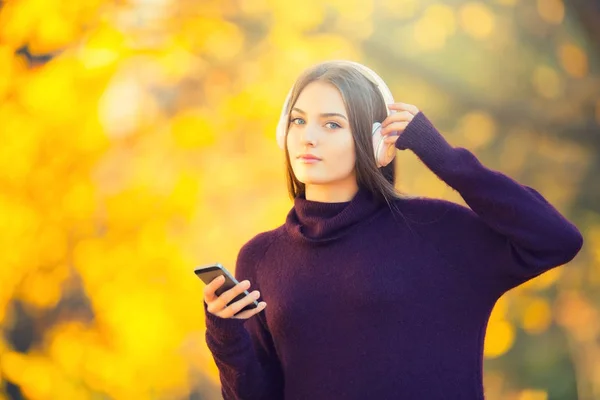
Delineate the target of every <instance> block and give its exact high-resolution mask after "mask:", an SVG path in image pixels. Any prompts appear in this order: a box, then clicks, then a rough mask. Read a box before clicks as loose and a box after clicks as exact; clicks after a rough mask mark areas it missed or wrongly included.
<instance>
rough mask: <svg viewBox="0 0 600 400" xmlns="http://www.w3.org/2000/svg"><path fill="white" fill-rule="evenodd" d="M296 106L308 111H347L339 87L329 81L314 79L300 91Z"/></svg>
mask: <svg viewBox="0 0 600 400" xmlns="http://www.w3.org/2000/svg"><path fill="white" fill-rule="evenodd" d="M294 107H297V108H300V109H302V110H303V111H306V112H337V113H340V114H345V113H346V106H345V104H344V99H343V98H342V94H341V93H340V91H339V90H338V88H337V87H335V86H334V85H332V84H331V83H328V82H323V81H314V82H311V83H309V84H308V85H306V87H304V89H302V91H301V92H300V95H299V96H298V99H297V100H296V103H295V105H294Z"/></svg>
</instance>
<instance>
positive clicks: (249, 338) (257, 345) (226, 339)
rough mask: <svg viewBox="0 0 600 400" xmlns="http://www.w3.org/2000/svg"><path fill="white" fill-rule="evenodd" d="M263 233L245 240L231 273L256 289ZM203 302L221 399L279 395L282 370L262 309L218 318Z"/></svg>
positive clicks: (207, 336) (279, 397)
mask: <svg viewBox="0 0 600 400" xmlns="http://www.w3.org/2000/svg"><path fill="white" fill-rule="evenodd" d="M263 237H264V234H260V235H258V236H257V237H255V238H254V239H252V240H250V241H249V242H248V243H246V244H245V245H244V246H243V247H242V248H241V250H240V252H239V254H238V258H237V262H236V269H235V274H234V275H235V277H236V279H237V280H238V281H240V282H241V281H242V280H245V279H248V280H250V283H251V285H252V286H251V287H250V290H257V289H258V290H260V288H259V287H258V282H257V281H256V279H255V278H256V273H255V272H256V267H257V264H258V262H259V260H260V258H261V257H262V254H264V251H265V245H264V241H263V240H261V239H263ZM261 293H262V292H261ZM203 303H204V311H205V314H206V343H207V346H208V348H209V350H210V351H211V353H212V356H213V359H214V360H215V363H216V365H217V368H218V369H219V377H220V380H221V393H222V395H223V398H224V400H237V399H268V400H271V399H274V400H276V399H281V398H283V374H282V371H281V366H280V363H279V358H278V357H277V354H276V350H275V346H274V344H273V340H272V337H271V335H270V333H269V330H268V327H267V324H266V320H265V311H266V309H265V310H263V311H261V312H259V313H258V314H255V315H253V316H252V317H250V318H249V319H246V320H242V319H235V318H220V317H218V316H216V315H214V314H211V313H209V312H208V310H207V304H206V302H204V301H203ZM267 308H268V305H267Z"/></svg>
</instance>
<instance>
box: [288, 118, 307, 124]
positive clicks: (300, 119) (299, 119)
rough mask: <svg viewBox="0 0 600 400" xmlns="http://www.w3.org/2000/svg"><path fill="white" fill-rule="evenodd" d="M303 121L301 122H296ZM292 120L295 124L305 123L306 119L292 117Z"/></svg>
mask: <svg viewBox="0 0 600 400" xmlns="http://www.w3.org/2000/svg"><path fill="white" fill-rule="evenodd" d="M296 121H301V122H296ZM290 122H291V123H292V124H294V125H300V124H304V120H303V119H302V118H290Z"/></svg>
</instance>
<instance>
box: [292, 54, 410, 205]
mask: <svg viewBox="0 0 600 400" xmlns="http://www.w3.org/2000/svg"><path fill="white" fill-rule="evenodd" d="M315 81H322V82H327V83H330V84H332V85H333V86H335V87H336V88H337V89H338V90H339V91H340V93H341V95H342V99H343V100H344V105H345V107H346V111H347V112H348V120H349V122H350V129H351V131H352V136H353V139H354V148H355V151H356V165H355V171H356V180H357V184H358V186H359V187H364V188H366V189H367V190H369V191H370V192H371V193H372V194H373V195H374V196H375V197H376V198H377V199H379V200H381V201H385V202H387V203H388V204H390V205H391V202H392V201H393V200H394V199H401V198H412V197H413V196H409V195H406V194H403V193H401V192H399V191H398V190H397V189H396V188H395V186H394V183H395V178H396V173H395V171H396V162H395V161H396V160H395V159H394V160H393V161H392V162H391V163H389V164H388V165H387V166H385V167H382V168H378V167H377V164H376V161H375V155H374V154H373V141H372V138H371V129H372V126H373V122H376V121H377V122H382V121H383V120H384V119H385V118H386V116H387V111H386V108H387V106H386V104H385V102H384V100H383V98H382V96H381V93H380V92H379V90H378V89H377V87H376V86H375V84H374V83H373V82H371V81H370V80H369V79H367V78H366V77H365V76H364V75H363V74H362V73H360V72H359V71H357V70H356V69H355V68H354V67H352V66H350V65H348V64H344V63H340V62H336V61H326V62H322V63H319V64H317V65H314V66H312V67H310V68H308V69H307V70H305V71H304V72H303V73H302V74H301V75H300V76H299V77H298V79H297V80H296V83H295V84H294V86H293V89H292V95H291V97H290V101H289V103H288V109H287V110H286V112H287V113H289V111H290V110H291V109H292V108H293V106H294V104H295V103H296V100H298V96H299V95H300V93H301V92H302V90H303V89H304V88H305V87H306V86H307V85H308V84H310V83H312V82H315ZM288 129H289V122H288V124H287V126H286V145H285V146H284V147H285V159H286V168H287V183H288V192H289V195H290V197H291V198H292V200H293V199H294V198H296V197H297V196H298V195H301V194H304V193H305V185H304V184H303V183H302V182H300V181H299V180H298V179H297V178H296V176H295V175H294V171H293V169H292V165H291V162H290V155H289V153H288V148H287V131H288Z"/></svg>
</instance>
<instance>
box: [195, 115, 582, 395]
mask: <svg viewBox="0 0 600 400" xmlns="http://www.w3.org/2000/svg"><path fill="white" fill-rule="evenodd" d="M396 147H397V148H398V149H401V150H404V149H410V150H412V151H413V152H414V153H415V154H416V155H417V156H418V157H419V158H420V159H421V161H422V162H423V163H424V164H425V165H426V166H427V167H428V168H429V169H431V170H432V171H433V172H434V173H435V174H436V175H437V176H438V177H439V178H440V179H442V180H443V181H444V182H446V183H447V184H448V185H449V186H451V187H452V188H453V189H455V190H457V191H458V192H459V193H460V194H461V196H462V197H463V199H464V200H465V202H466V203H467V204H468V205H469V207H470V208H467V207H464V206H462V205H458V204H456V203H452V202H448V201H445V200H440V199H432V198H415V199H401V200H397V201H395V202H394V203H393V205H395V206H396V207H397V209H398V211H399V212H398V211H392V210H391V208H390V207H389V206H388V205H387V204H385V203H383V204H381V203H379V202H377V201H375V200H374V198H373V197H372V196H371V195H370V193H369V192H368V191H367V190H365V189H363V188H360V189H359V191H358V193H357V194H356V196H355V197H354V198H353V199H352V200H351V201H349V202H344V203H321V202H315V201H308V200H306V199H305V198H303V197H299V198H296V199H295V202H294V207H293V208H292V209H291V210H290V212H289V214H288V216H287V219H286V221H285V224H283V225H282V226H280V227H278V228H277V229H274V230H272V231H268V232H263V233H260V234H258V235H256V236H255V237H254V238H252V239H251V240H250V241H249V242H248V243H246V244H245V245H244V246H243V247H242V249H241V250H240V252H239V255H238V260H237V264H236V268H235V276H236V278H237V279H238V280H240V281H241V280H244V279H249V280H250V282H251V283H252V286H251V290H254V289H259V290H260V291H261V299H262V300H264V301H266V302H267V308H266V309H265V310H264V311H262V312H260V313H259V314H258V315H256V316H253V317H251V318H250V319H248V320H238V319H223V318H219V317H217V316H215V315H213V314H210V313H208V312H206V304H205V312H206V327H207V329H206V341H207V345H208V348H209V349H210V351H211V352H212V354H213V357H214V360H215V362H216V364H217V366H218V368H219V372H220V379H221V383H222V394H223V397H224V398H225V399H226V400H229V399H250V400H254V399H286V400H320V399H323V400H332V399H336V400H364V399H378V400H379V399H427V400H435V399H453V400H456V399H469V400H471V399H483V398H484V394H483V384H482V361H483V342H484V336H485V331H486V324H487V321H488V318H489V316H490V312H491V310H492V308H493V306H494V304H495V302H496V301H497V300H498V298H499V297H500V296H501V295H502V294H503V293H505V292H506V291H507V290H509V289H511V288H514V287H515V286H517V285H519V284H521V283H523V282H525V281H527V280H529V279H531V278H533V277H535V276H537V275H539V274H541V273H543V272H544V271H547V270H549V269H551V268H553V267H557V266H560V265H562V264H565V263H567V262H569V261H570V260H572V259H573V257H575V255H576V254H577V253H578V252H579V250H580V249H581V246H582V244H583V238H582V236H581V234H580V232H579V231H578V229H577V228H576V227H575V226H574V225H573V224H571V223H570V222H569V221H568V220H567V219H565V218H564V217H563V216H562V215H561V214H560V213H559V212H558V211H557V210H556V209H555V208H554V207H553V206H552V205H550V204H549V203H548V202H547V201H546V200H545V199H544V197H542V196H541V195H540V194H539V193H538V192H537V191H535V190H534V189H532V188H530V187H527V186H524V185H521V184H519V183H517V182H515V181H514V180H513V179H511V178H509V177H507V176H506V175H503V174H501V173H499V172H497V171H493V170H490V169H488V168H486V167H485V166H484V165H482V164H481V163H480V162H479V160H478V159H477V158H476V157H475V156H474V155H473V154H472V153H471V152H470V151H468V150H466V149H464V148H460V147H453V146H451V145H450V144H449V143H448V142H447V141H446V140H445V139H444V137H443V136H442V135H441V134H440V133H439V132H438V131H437V130H436V129H435V127H434V126H433V125H432V124H431V122H430V121H429V120H428V119H427V118H426V117H425V116H424V115H423V113H419V114H417V115H416V117H415V118H414V119H413V120H412V121H411V123H410V124H409V125H408V127H407V128H406V129H405V131H404V132H403V133H402V134H401V135H400V137H399V138H398V141H397V142H396Z"/></svg>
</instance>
